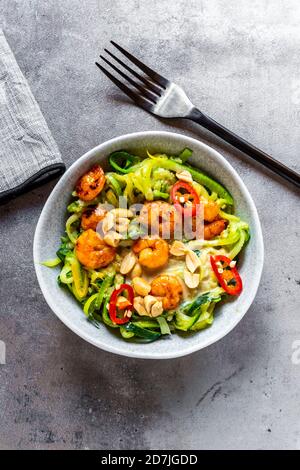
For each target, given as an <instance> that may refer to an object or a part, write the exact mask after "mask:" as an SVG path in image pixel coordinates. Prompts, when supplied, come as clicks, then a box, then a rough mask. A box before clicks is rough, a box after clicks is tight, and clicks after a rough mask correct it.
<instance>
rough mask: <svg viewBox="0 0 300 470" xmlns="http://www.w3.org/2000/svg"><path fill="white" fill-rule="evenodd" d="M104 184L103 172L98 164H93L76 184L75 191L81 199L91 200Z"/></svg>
mask: <svg viewBox="0 0 300 470" xmlns="http://www.w3.org/2000/svg"><path fill="white" fill-rule="evenodd" d="M104 185H105V174H104V171H103V170H102V168H101V166H100V165H94V166H93V167H92V168H91V169H90V170H89V171H88V172H87V173H85V174H84V175H83V176H82V177H81V178H80V179H79V180H78V181H77V185H76V193H77V194H78V196H79V198H80V199H82V201H92V199H95V197H96V196H98V194H99V193H100V192H101V191H102V189H103V187H104Z"/></svg>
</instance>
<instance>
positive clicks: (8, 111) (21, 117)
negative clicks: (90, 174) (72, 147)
mask: <svg viewBox="0 0 300 470" xmlns="http://www.w3.org/2000/svg"><path fill="white" fill-rule="evenodd" d="M64 171H65V165H64V163H63V162H62V159H61V155H60V152H59V150H58V147H57V145H56V143H55V141H54V139H53V137H52V135H51V133H50V131H49V128H48V126H47V124H46V121H45V119H44V118H43V115H42V113H41V110H40V108H39V105H38V104H37V102H36V101H35V99H34V97H33V95H32V93H31V91H30V88H29V86H28V83H27V81H26V79H25V77H24V75H23V74H22V72H21V70H20V68H19V66H18V64H17V62H16V60H15V57H14V55H13V53H12V51H11V49H10V47H9V45H8V43H7V41H6V39H5V36H4V33H3V31H2V30H1V29H0V203H3V202H6V201H7V200H9V199H11V198H12V197H14V196H16V195H17V194H21V193H24V192H26V191H28V190H29V189H32V188H33V187H36V186H38V185H40V184H42V183H44V182H46V181H49V180H50V179H52V178H54V177H57V176H59V175H61V174H62V173H63V172H64Z"/></svg>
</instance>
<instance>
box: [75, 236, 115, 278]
mask: <svg viewBox="0 0 300 470" xmlns="http://www.w3.org/2000/svg"><path fill="white" fill-rule="evenodd" d="M75 253H76V256H77V258H78V260H79V261H80V263H81V264H83V266H85V267H86V268H90V269H98V268H104V267H105V266H107V265H109V263H111V262H112V261H113V259H114V257H115V254H116V250H115V248H113V247H111V246H108V245H106V243H105V242H104V241H103V240H102V238H101V237H100V235H98V233H97V232H94V230H92V229H88V230H86V231H85V232H83V233H82V234H81V235H80V236H79V237H78V238H77V241H76V245H75Z"/></svg>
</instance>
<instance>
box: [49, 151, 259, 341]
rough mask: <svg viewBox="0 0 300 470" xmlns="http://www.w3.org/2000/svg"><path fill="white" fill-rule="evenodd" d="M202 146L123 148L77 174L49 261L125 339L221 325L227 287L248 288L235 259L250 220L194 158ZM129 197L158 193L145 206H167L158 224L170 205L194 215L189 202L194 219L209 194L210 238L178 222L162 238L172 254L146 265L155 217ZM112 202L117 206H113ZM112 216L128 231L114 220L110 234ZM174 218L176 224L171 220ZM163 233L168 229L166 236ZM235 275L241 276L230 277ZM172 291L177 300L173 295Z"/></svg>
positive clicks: (93, 318)
mask: <svg viewBox="0 0 300 470" xmlns="http://www.w3.org/2000/svg"><path fill="white" fill-rule="evenodd" d="M192 153H193V152H192V150H191V149H188V148H186V149H183V151H182V152H180V153H179V154H178V155H166V154H164V153H155V154H151V153H149V152H148V151H147V156H146V158H142V157H140V156H137V155H133V154H131V153H129V152H128V151H127V150H118V151H116V152H113V153H112V154H111V155H110V156H109V157H108V160H109V163H110V166H111V171H109V172H107V173H104V171H103V170H102V168H101V167H100V166H99V165H97V164H96V165H94V167H92V168H91V169H90V171H89V172H88V173H87V174H85V175H83V176H82V177H81V178H80V180H79V182H77V185H76V191H73V193H72V196H73V199H72V200H71V201H70V203H69V205H68V206H67V211H68V212H69V216H68V218H67V221H66V225H65V234H64V236H63V237H61V244H60V246H59V248H58V251H57V252H56V258H53V259H49V260H47V261H45V262H44V263H42V264H43V265H44V266H46V267H49V268H53V269H57V268H58V266H59V274H58V277H57V282H58V284H59V285H60V286H61V287H62V288H64V289H65V290H66V291H67V292H68V294H71V295H72V296H73V297H75V299H76V300H77V302H78V303H79V305H80V306H81V308H82V310H83V313H84V315H85V318H86V319H87V321H89V322H90V323H91V325H94V326H95V327H96V328H102V327H104V326H105V327H107V328H110V329H114V330H116V332H117V333H118V334H119V337H120V338H122V339H123V340H126V341H136V342H140V343H148V342H152V341H156V340H158V339H161V338H163V337H166V336H170V335H171V336H172V335H173V333H175V332H176V331H177V332H181V334H182V336H183V337H184V336H186V334H187V333H188V332H193V333H196V332H199V331H201V330H203V329H205V328H209V327H211V326H212V325H213V321H214V311H215V307H216V305H217V304H218V303H219V302H220V301H221V300H222V299H223V298H224V296H225V295H227V294H228V295H229V294H232V295H238V293H239V292H240V291H239V292H237V287H236V284H235V283H237V280H238V277H237V276H236V277H235V278H232V277H230V276H232V273H233V271H234V269H235V272H237V270H236V268H235V265H236V264H237V262H236V261H235V262H233V263H231V261H232V260H234V259H236V258H237V256H238V255H239V254H240V252H241V250H242V249H243V248H244V246H245V245H246V244H247V242H248V240H249V238H250V234H249V226H248V224H247V223H246V222H244V221H243V220H241V219H240V217H238V216H237V215H235V214H234V200H233V198H232V196H231V194H230V193H229V191H228V190H227V189H226V188H225V187H224V186H222V185H221V184H220V183H219V182H217V181H215V180H214V179H213V178H211V177H210V176H208V175H206V174H205V173H203V172H202V171H201V170H199V169H198V168H195V167H193V166H192V165H191V164H189V163H187V160H188V159H189V158H190V157H191V155H192ZM198 157H200V158H201V155H200V156H198ZM93 172H94V173H93ZM95 172H96V174H97V178H96V177H95ZM93 175H94V179H93ZM79 183H80V184H79ZM97 185H100V187H99V190H97ZM89 191H90V192H89ZM80 197H81V198H82V199H80ZM121 197H123V198H126V200H127V205H128V208H129V209H130V206H131V205H133V204H137V203H141V204H144V203H145V202H149V204H147V205H146V206H144V208H145V207H146V208H147V210H148V208H149V207H155V208H160V210H161V213H159V216H158V220H159V221H158V224H163V223H166V222H165V220H166V218H165V217H164V214H165V212H166V214H167V213H168V211H170V213H171V214H172V217H173V219H172V220H173V222H172V223H173V225H174V226H175V227H177V225H178V226H179V225H180V223H181V222H182V220H183V217H184V216H186V215H187V211H186V209H187V208H188V207H189V209H191V208H192V210H193V212H190V214H191V215H190V216H189V217H190V218H191V219H192V218H193V219H192V223H193V224H194V222H196V221H197V217H200V216H199V214H198V212H197V211H196V210H195V209H196V208H195V206H196V205H197V204H201V205H202V207H203V206H204V211H203V213H202V214H203V215H202V216H201V217H202V218H201V219H200V221H202V222H203V224H204V234H203V237H204V239H202V238H201V239H200V237H199V238H198V239H197V238H196V239H189V238H188V235H186V234H184V237H186V239H185V238H184V239H183V240H178V239H176V240H174V239H173V238H175V237H176V232H175V230H174V226H173V227H172V233H171V231H170V232H169V233H170V234H171V235H168V239H167V240H159V243H160V242H163V243H162V246H163V244H165V252H164V255H162V254H161V253H160V256H162V259H163V260H164V259H166V261H165V263H164V264H163V262H162V263H159V262H158V264H155V266H154V267H153V265H151V262H152V261H153V259H151V260H150V262H149V264H148V265H147V264H144V265H142V257H141V255H140V252H139V251H138V249H137V246H138V244H139V242H143V240H142V239H143V238H146V240H145V246H146V248H141V250H144V251H145V253H147V256H153V251H154V250H155V249H157V248H156V242H155V243H154V244H153V240H151V237H150V236H149V237H148V238H147V236H146V235H147V224H148V222H142V223H139V222H140V221H141V220H142V210H140V209H138V210H137V211H136V212H135V210H133V208H132V210H131V211H128V210H127V209H124V207H123V206H122V205H121V203H120V199H119V198H121ZM151 201H155V204H150V203H151ZM202 203H203V204H202ZM119 204H120V205H119ZM109 205H110V208H108V207H109ZM111 206H113V207H114V208H115V209H113V210H111ZM125 207H126V206H125ZM135 207H139V206H138V204H137V205H136V206H135ZM108 211H111V213H110V214H108ZM122 211H125V215H123V214H124V212H122ZM117 214H119V215H117ZM120 214H122V215H120ZM126 214H128V216H126ZM110 216H111V217H112V218H113V219H114V220H117V221H119V223H118V222H117V223H116V226H117V225H119V227H122V226H123V227H124V226H125V227H126V228H125V231H126V233H125V236H124V237H123V239H121V237H120V234H121V229H120V228H119V229H117V228H113V231H115V230H119V233H118V232H117V233H116V232H113V231H111V229H110V228H108V229H107V231H106V232H105V231H104V228H103V232H102V234H101V236H100V235H99V234H98V235H99V236H98V235H97V232H96V229H97V226H98V224H99V222H100V221H102V220H103V219H105V218H106V217H107V219H106V221H107V224H109V223H110V222H109V220H111V219H109V217H110ZM154 218H155V217H154ZM121 220H122V221H123V222H121ZM167 223H168V224H170V226H171V222H170V221H168V222H167ZM107 224H106V226H107ZM126 224H127V225H126ZM176 224H177V225H176ZM104 226H105V224H104V223H103V227H104ZM170 226H169V228H170ZM99 233H100V232H99ZM113 234H114V235H115V238H113V237H112V235H113ZM174 234H175V235H174ZM116 235H117V236H118V237H119V238H116ZM160 236H161V234H160V232H159V235H157V237H160ZM178 238H179V237H178ZM190 238H192V237H190ZM150 242H151V243H150ZM147 243H149V245H147ZM159 243H157V245H159ZM176 243H177V252H176V247H175V245H176ZM142 244H143V243H141V245H142ZM174 247H175V248H174ZM145 256H146V255H145ZM224 259H225V261H224ZM95 260H96V261H95ZM157 260H158V261H160V260H159V259H158V258H157V259H155V262H157ZM220 260H223V261H220ZM226 260H227V261H226ZM126 261H127V265H126ZM222 262H223V263H225V264H223V265H222ZM128 263H129V268H130V269H129V268H128ZM131 263H132V264H131ZM218 263H219V264H218ZM220 263H221V264H220ZM226 263H227V264H226ZM126 266H127V267H126ZM222 266H223V267H224V269H223V268H222ZM125 268H126V269H125ZM225 270H227V271H226V272H225ZM133 273H134V274H133ZM222 273H224V274H222ZM219 274H220V276H219ZM225 275H227V279H228V276H229V281H230V282H231V284H229V282H228V284H226V283H224V278H225V277H226V276H225ZM222 276H223V278H222ZM159 277H161V279H159V282H158V278H159ZM138 278H139V279H138ZM170 279H171V280H170ZM172 279H173V281H172ZM164 282H166V283H168V282H169V284H167V286H168V287H167V288H165V291H164V292H165V293H163V292H160V289H161V288H162V287H164ZM229 285H230V286H231V289H232V291H231V292H230V289H228V286H229ZM240 285H241V284H240ZM139 289H140V291H139ZM155 289H156V291H155ZM172 289H173V290H174V292H175V293H176V295H175V294H174V295H173V290H172ZM233 291H235V292H234V293H233ZM170 293H172V295H171V299H172V302H174V299H175V303H174V304H173V303H172V302H171V301H170V299H169V298H168V296H170ZM173 297H174V299H173ZM176 299H178V301H177V300H176ZM166 301H168V302H169V303H167V302H166ZM139 302H141V303H139ZM139 306H140V307H141V306H142V308H140V307H139ZM154 307H155V308H156V309H155V308H154ZM233 314H234V312H233Z"/></svg>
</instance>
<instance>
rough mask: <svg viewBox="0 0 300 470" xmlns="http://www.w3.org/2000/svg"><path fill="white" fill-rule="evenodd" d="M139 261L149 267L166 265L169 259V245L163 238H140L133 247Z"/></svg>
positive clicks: (155, 267) (154, 267)
mask: <svg viewBox="0 0 300 470" xmlns="http://www.w3.org/2000/svg"><path fill="white" fill-rule="evenodd" d="M132 249H133V251H134V253H135V254H137V255H138V258H139V263H140V264H141V265H142V266H144V267H145V268H148V269H157V268H161V267H162V266H164V265H165V264H166V263H167V262H168V259H169V245H168V243H167V242H166V241H165V240H162V239H161V238H148V239H140V240H138V241H137V242H135V244H134V245H133V247H132Z"/></svg>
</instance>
